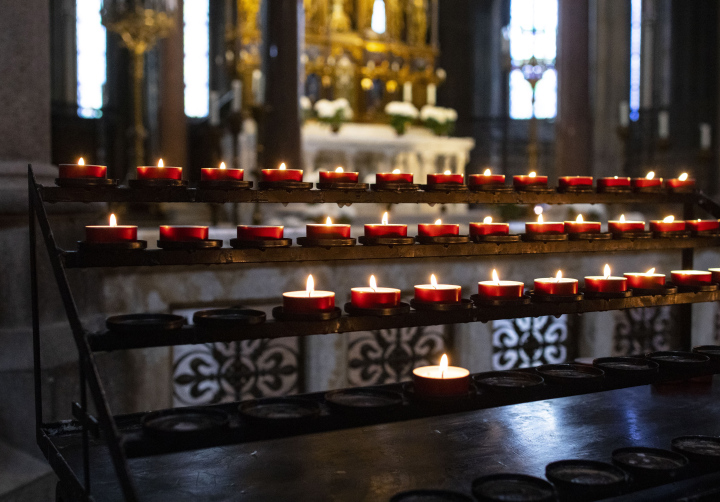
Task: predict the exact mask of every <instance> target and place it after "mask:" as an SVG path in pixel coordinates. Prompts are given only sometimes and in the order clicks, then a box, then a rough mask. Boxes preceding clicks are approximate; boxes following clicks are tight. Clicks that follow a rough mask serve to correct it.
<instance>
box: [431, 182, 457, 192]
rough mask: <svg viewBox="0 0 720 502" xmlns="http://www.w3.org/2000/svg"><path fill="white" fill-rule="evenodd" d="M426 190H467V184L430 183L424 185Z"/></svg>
mask: <svg viewBox="0 0 720 502" xmlns="http://www.w3.org/2000/svg"><path fill="white" fill-rule="evenodd" d="M422 189H423V190H425V191H426V192H467V189H468V187H467V185H463V184H462V183H428V184H427V185H422Z"/></svg>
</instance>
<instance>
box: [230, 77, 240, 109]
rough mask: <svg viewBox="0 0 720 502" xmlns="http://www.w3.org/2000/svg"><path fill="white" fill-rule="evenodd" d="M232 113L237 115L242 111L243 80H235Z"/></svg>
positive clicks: (233, 82)
mask: <svg viewBox="0 0 720 502" xmlns="http://www.w3.org/2000/svg"><path fill="white" fill-rule="evenodd" d="M231 85H232V93H233V99H232V111H233V112H235V113H237V112H239V111H240V110H241V109H242V80H238V79H235V80H233V81H232V84H231Z"/></svg>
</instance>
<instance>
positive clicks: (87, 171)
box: [59, 158, 695, 188]
mask: <svg viewBox="0 0 720 502" xmlns="http://www.w3.org/2000/svg"><path fill="white" fill-rule="evenodd" d="M59 168H60V172H59V176H60V178H105V177H106V176H107V167H106V166H99V165H89V164H85V163H84V161H83V159H82V158H81V159H80V160H79V161H78V163H77V164H61V165H60V166H59ZM244 173H245V171H244V169H227V168H226V167H225V163H224V162H223V163H221V164H220V167H218V168H203V169H201V170H200V179H201V180H202V181H220V180H231V181H242V180H243V177H244ZM319 175H320V182H321V183H357V182H358V178H359V173H357V172H344V171H343V169H342V168H341V167H340V168H338V169H336V170H335V171H320V173H319ZM137 179H139V180H148V179H170V180H179V179H182V167H167V166H164V164H163V161H162V159H160V161H159V162H158V165H157V166H138V168H137ZM302 179H303V171H302V169H287V168H286V166H285V164H284V163H283V164H281V165H280V167H279V168H278V169H263V170H262V171H261V181H265V182H278V181H302ZM467 181H468V185H470V186H476V185H504V184H505V175H503V174H492V173H491V171H490V169H486V170H485V172H484V173H483V174H470V175H468V176H467ZM376 182H377V183H412V182H413V174H412V173H402V172H400V170H399V169H396V170H394V171H393V172H391V173H377V174H376ZM463 182H464V179H463V175H462V174H459V173H452V172H450V171H445V172H444V173H441V174H440V173H438V174H428V175H427V183H428V184H431V185H432V184H463ZM547 183H548V177H547V176H539V175H536V173H534V172H533V173H530V174H528V175H517V176H513V185H514V186H516V187H525V186H546V185H547ZM592 184H593V177H592V176H562V177H560V178H559V179H558V185H559V186H560V187H561V188H567V187H591V186H592ZM597 186H598V187H599V188H611V187H614V188H621V187H631V188H656V187H661V186H663V179H662V178H657V177H655V173H654V172H652V171H651V172H650V173H648V174H647V176H645V177H644V178H629V177H623V176H613V177H607V178H599V179H598V181H597ZM694 186H695V180H694V179H691V178H689V177H688V175H687V173H683V174H681V175H680V176H678V177H677V178H672V179H668V180H665V187H667V188H692V187H694Z"/></svg>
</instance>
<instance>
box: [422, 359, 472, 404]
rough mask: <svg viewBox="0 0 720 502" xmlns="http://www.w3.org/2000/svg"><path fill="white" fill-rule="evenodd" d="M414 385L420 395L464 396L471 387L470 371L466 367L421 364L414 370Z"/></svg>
mask: <svg viewBox="0 0 720 502" xmlns="http://www.w3.org/2000/svg"><path fill="white" fill-rule="evenodd" d="M413 387H414V390H415V393H416V394H417V395H418V396H424V397H453V396H463V395H465V394H467V393H468V389H469V388H470V372H469V371H468V370H466V369H465V368H459V367H457V366H448V367H447V368H445V370H444V371H443V370H442V369H441V368H440V366H421V367H419V368H415V369H414V370H413Z"/></svg>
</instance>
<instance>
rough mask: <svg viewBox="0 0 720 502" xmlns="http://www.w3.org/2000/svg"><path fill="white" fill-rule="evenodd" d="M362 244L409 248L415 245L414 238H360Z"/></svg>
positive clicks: (362, 236)
mask: <svg viewBox="0 0 720 502" xmlns="http://www.w3.org/2000/svg"><path fill="white" fill-rule="evenodd" d="M358 241H360V244H362V245H364V246H409V245H412V244H415V239H414V238H412V237H366V236H364V235H361V236H360V237H358Z"/></svg>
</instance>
